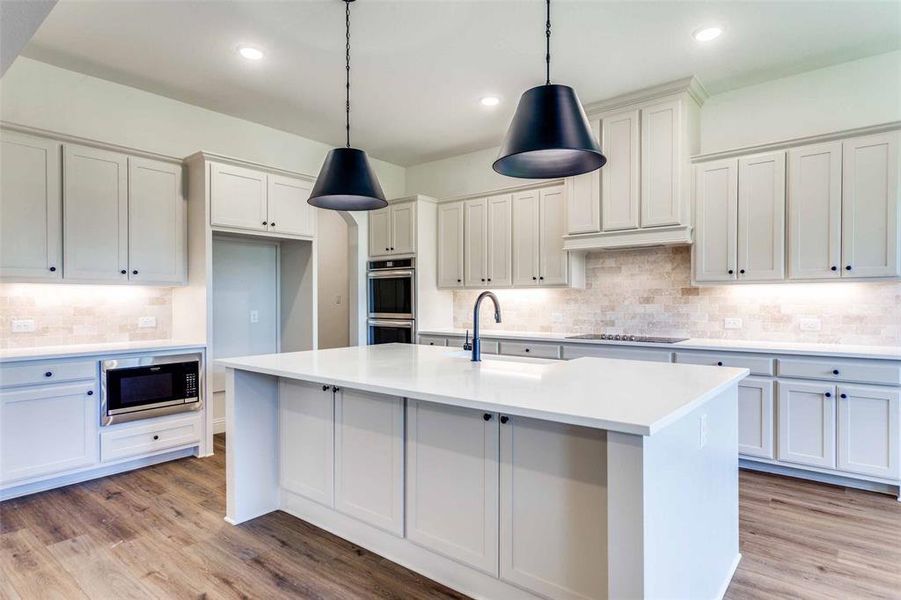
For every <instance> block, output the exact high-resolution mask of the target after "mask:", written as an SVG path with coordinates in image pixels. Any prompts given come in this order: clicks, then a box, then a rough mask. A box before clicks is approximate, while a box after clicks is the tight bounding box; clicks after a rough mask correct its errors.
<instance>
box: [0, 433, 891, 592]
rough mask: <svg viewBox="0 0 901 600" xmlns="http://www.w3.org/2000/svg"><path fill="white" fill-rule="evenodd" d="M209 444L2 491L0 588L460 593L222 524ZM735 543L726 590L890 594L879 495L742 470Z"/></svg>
mask: <svg viewBox="0 0 901 600" xmlns="http://www.w3.org/2000/svg"><path fill="white" fill-rule="evenodd" d="M216 452H217V454H216V456H214V457H212V458H207V459H185V460H181V461H176V462H171V463H165V464H162V465H157V466H154V467H149V468H146V469H142V470H140V471H133V472H131V473H125V474H122V475H116V476H113V477H105V478H103V479H98V480H95V481H90V482H86V483H82V484H77V485H72V486H68V487H66V488H61V489H58V490H53V491H50V492H45V493H42V494H35V495H32V496H28V497H25V498H19V499H15V500H10V501H7V502H4V503H2V504H0V598H11V599H18V598H22V599H25V600H32V599H40V598H91V599H101V600H106V599H110V600H112V599H116V600H118V599H126V598H166V599H169V598H267V599H268V598H323V599H326V598H327V599H333V598H334V599H363V598H367V599H368V598H396V599H420V598H421V599H425V598H462V596H461V595H459V594H457V593H455V592H453V591H452V590H449V589H447V588H445V587H443V586H441V585H440V584H437V583H435V582H433V581H430V580H428V579H426V578H424V577H421V576H419V575H417V574H415V573H412V572H410V571H408V570H406V569H404V568H402V567H400V566H398V565H396V564H394V563H391V562H390V561H387V560H385V559H383V558H380V557H379V556H377V555H375V554H372V553H371V552H367V551H366V550H364V549H362V548H360V547H358V546H356V545H354V544H351V543H349V542H346V541H344V540H342V539H340V538H337V537H335V536H333V535H331V534H328V533H326V532H324V531H322V530H320V529H317V528H316V527H313V526H312V525H309V524H306V523H304V522H303V521H300V520H298V519H295V518H293V517H290V516H288V515H286V514H284V513H281V512H277V513H273V514H271V515H266V516H264V517H261V518H259V519H255V520H254V521H252V522H250V523H246V524H244V525H241V526H238V527H233V526H231V525H228V524H227V523H225V522H224V521H223V520H222V515H223V513H224V510H225V458H224V456H225V454H224V440H223V439H222V437H221V436H217V439H216ZM741 546H742V548H741V549H742V552H743V554H744V559H743V560H742V562H741V565H740V566H739V569H738V572H737V573H736V576H735V579H734V580H733V582H732V585H731V587H730V588H729V591H728V593H727V598H729V599H734V600H738V599H748V598H755V599H756V598H761V599H762V598H768V599H769V598H811V599H813V598H817V599H819V598H841V599H845V600H850V599H855V600H856V599H863V598H901V504H899V503H898V502H897V501H896V500H895V499H894V498H892V497H891V496H884V495H878V494H872V493H867V492H860V491H854V490H845V489H843V488H837V487H830V486H825V485H820V484H815V483H808V482H803V481H797V480H792V479H787V478H782V477H777V476H772V475H763V474H757V473H750V472H742V473H741Z"/></svg>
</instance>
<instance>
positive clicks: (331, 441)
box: [278, 379, 335, 506]
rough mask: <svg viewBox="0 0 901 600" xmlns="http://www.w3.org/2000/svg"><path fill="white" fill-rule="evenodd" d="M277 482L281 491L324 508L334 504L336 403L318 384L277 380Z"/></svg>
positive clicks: (330, 393)
mask: <svg viewBox="0 0 901 600" xmlns="http://www.w3.org/2000/svg"><path fill="white" fill-rule="evenodd" d="M278 392H279V420H278V422H279V431H278V435H279V447H280V449H281V452H280V455H281V461H280V463H279V479H280V480H281V485H282V487H283V488H285V489H286V490H288V491H290V492H294V493H296V494H300V495H301V496H304V497H306V498H309V499H310V500H314V501H316V502H319V503H321V504H325V505H326V506H334V502H335V486H334V473H335V400H334V394H333V392H332V388H331V387H330V386H327V385H326V386H323V385H320V384H318V383H307V382H304V381H293V380H289V379H282V380H280V381H279V390H278Z"/></svg>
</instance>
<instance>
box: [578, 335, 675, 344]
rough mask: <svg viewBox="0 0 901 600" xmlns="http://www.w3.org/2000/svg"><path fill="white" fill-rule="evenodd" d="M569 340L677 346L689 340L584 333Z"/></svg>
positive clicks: (652, 336)
mask: <svg viewBox="0 0 901 600" xmlns="http://www.w3.org/2000/svg"><path fill="white" fill-rule="evenodd" d="M566 339H568V340H612V341H615V342H647V343H650V344H675V343H676V342H684V341H685V340H687V339H688V338H678V337H665V336H654V335H629V334H627V333H623V334H619V333H616V334H614V333H583V334H582V335H570V336H567V338H566Z"/></svg>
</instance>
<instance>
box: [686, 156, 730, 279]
mask: <svg viewBox="0 0 901 600" xmlns="http://www.w3.org/2000/svg"><path fill="white" fill-rule="evenodd" d="M695 201H696V205H695V206H696V214H695V226H696V228H697V231H696V238H697V242H696V243H695V245H694V248H693V250H692V251H693V252H694V261H693V262H694V268H695V280H696V281H700V282H708V281H733V280H735V279H736V271H737V267H736V263H737V256H736V250H737V242H736V235H737V234H738V161H737V160H735V159H727V160H720V161H715V162H710V163H703V164H700V165H697V166H696V167H695Z"/></svg>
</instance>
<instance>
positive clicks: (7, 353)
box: [0, 340, 206, 362]
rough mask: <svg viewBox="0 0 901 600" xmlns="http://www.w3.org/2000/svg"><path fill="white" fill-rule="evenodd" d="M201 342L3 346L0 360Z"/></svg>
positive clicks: (183, 346) (186, 345)
mask: <svg viewBox="0 0 901 600" xmlns="http://www.w3.org/2000/svg"><path fill="white" fill-rule="evenodd" d="M205 347H206V344H205V343H203V342H196V341H190V340H146V341H140V342H110V343H106V344H69V345H64V346H37V347H31V348H4V349H2V350H0V362H14V361H20V360H45V359H57V358H72V357H77V356H95V355H101V354H115V353H123V354H128V353H132V352H155V351H157V350H180V349H187V348H205Z"/></svg>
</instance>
